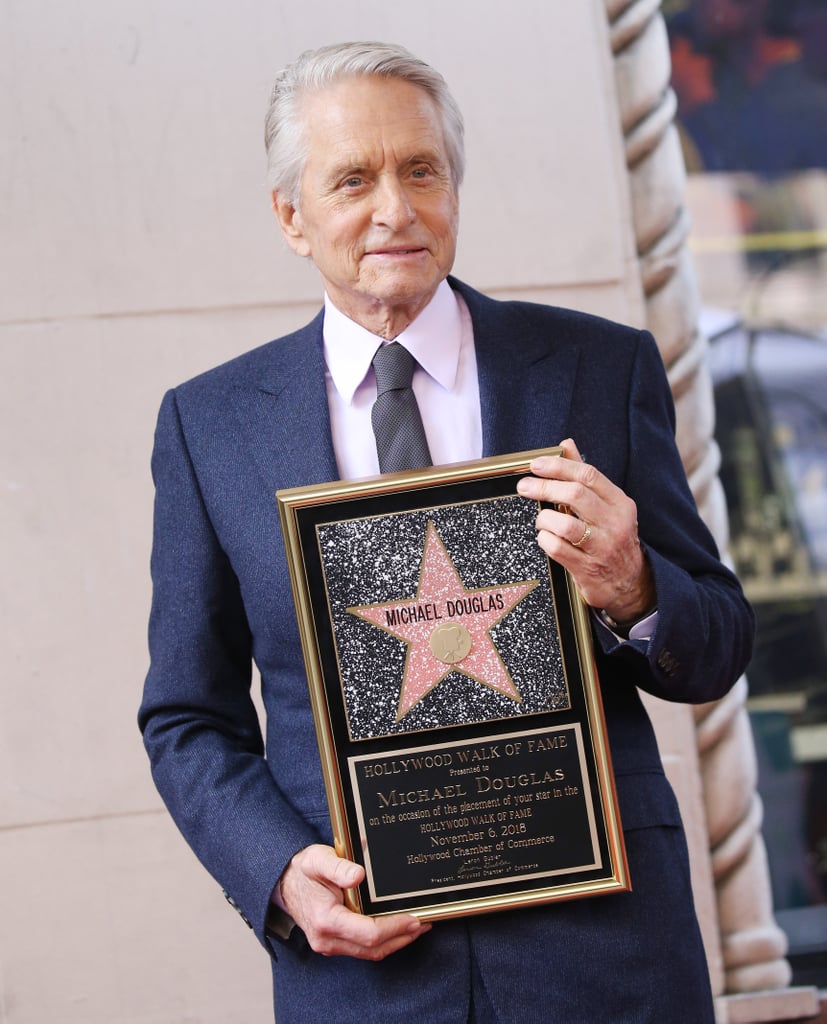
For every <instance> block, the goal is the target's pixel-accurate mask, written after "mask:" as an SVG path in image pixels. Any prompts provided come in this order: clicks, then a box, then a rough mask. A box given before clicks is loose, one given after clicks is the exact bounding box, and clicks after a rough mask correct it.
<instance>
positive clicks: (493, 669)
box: [348, 522, 539, 721]
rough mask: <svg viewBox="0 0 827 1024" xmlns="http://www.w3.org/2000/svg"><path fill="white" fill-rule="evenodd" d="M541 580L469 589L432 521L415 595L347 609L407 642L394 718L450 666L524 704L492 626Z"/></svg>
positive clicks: (422, 695)
mask: <svg viewBox="0 0 827 1024" xmlns="http://www.w3.org/2000/svg"><path fill="white" fill-rule="evenodd" d="M538 582H539V581H538V580H529V581H527V582H522V583H506V584H503V585H502V586H496V587H480V588H479V589H477V590H466V589H465V587H464V586H463V583H462V580H461V579H460V577H459V573H458V572H457V570H456V568H455V567H454V563H453V562H452V561H451V557H450V555H449V554H448V552H447V551H446V549H445V545H444V544H443V543H442V539H441V538H440V536H439V534H438V533H437V531H436V527H435V526H434V524H433V523H430V522H429V523H428V529H427V533H426V536H425V550H424V552H423V556H422V567H421V569H420V574H419V585H418V587H417V593H416V597H414V598H410V599H403V600H398V601H386V602H384V603H382V604H371V605H361V606H357V607H354V608H348V611H349V612H352V613H353V614H354V615H358V616H360V617H361V618H363V619H365V620H366V621H367V622H370V623H372V624H373V625H374V626H378V627H379V628H380V629H384V630H385V631H386V632H388V633H391V634H392V635H393V636H395V637H398V638H399V639H400V640H404V641H405V642H406V643H407V644H408V652H407V655H406V658H405V671H404V673H403V676H402V688H401V691H400V695H399V706H398V709H397V715H396V720H397V721H400V720H401V719H402V718H404V716H405V715H406V714H407V713H408V712H409V711H410V710H411V708H413V707H414V706H415V705H416V704H418V703H419V701H421V700H422V698H423V697H425V696H426V695H427V694H428V693H430V691H431V690H432V689H433V688H434V687H435V686H436V685H437V684H438V683H439V682H440V681H441V680H442V679H444V678H445V676H446V675H448V673H449V672H452V671H458V672H462V673H463V675H466V676H468V677H469V678H470V679H473V680H475V681H476V682H478V683H481V684H482V685H483V686H488V687H490V688H491V689H493V690H497V691H498V692H499V693H502V694H503V695H504V696H506V697H508V698H509V699H510V700H513V701H515V702H516V703H520V701H521V697H520V693H519V691H518V690H517V687H516V686H515V685H514V681H513V679H512V678H511V676H510V675H509V673H508V669H507V668H506V667H505V665H504V664H503V661H502V658H501V657H500V654H499V652H498V650H497V648H496V646H495V644H494V641H493V640H492V638H491V633H490V630H491V629H492V627H493V626H495V625H496V624H497V623H498V622H499V621H500V620H501V619H502V618H504V617H505V616H506V615H507V614H508V613H509V612H510V611H511V610H512V608H514V607H515V605H517V604H519V602H520V601H522V599H523V598H524V597H525V596H526V594H528V593H530V591H532V590H533V589H534V587H536V586H537V583H538ZM435 651H436V652H437V653H435Z"/></svg>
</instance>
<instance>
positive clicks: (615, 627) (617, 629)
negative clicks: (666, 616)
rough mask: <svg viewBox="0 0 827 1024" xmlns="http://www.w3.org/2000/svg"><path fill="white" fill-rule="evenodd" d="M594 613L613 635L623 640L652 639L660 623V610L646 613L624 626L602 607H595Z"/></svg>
mask: <svg viewBox="0 0 827 1024" xmlns="http://www.w3.org/2000/svg"><path fill="white" fill-rule="evenodd" d="M593 611H594V614H595V615H596V617H597V620H598V622H600V623H601V624H602V625H603V626H605V627H606V629H608V630H609V632H610V633H611V634H612V636H615V637H617V639H618V640H620V641H621V642H623V641H625V640H651V639H652V634H653V633H654V632H655V626H656V625H657V623H658V610H657V608H655V609H654V611H651V612H649V614H648V615H644V617H643V618H642V619H638V620H637V622H634V623H632V624H631V625H628V624H624V625H623V626H622V627H621V625H620V623H619V622H615V620H614V619H613V618H612V617H611V615H607V614H606V612H605V611H603V609H602V608H595V609H593Z"/></svg>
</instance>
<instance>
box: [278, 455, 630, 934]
mask: <svg viewBox="0 0 827 1024" xmlns="http://www.w3.org/2000/svg"><path fill="white" fill-rule="evenodd" d="M540 455H555V456H560V457H564V456H563V450H562V448H559V447H553V448H543V449H536V450H533V451H525V452H518V453H515V454H512V455H501V456H495V457H493V458H489V459H480V460H476V461H474V462H465V463H454V464H451V465H449V466H439V467H428V468H425V469H417V470H408V471H406V472H404V473H394V474H386V475H384V476H378V477H370V478H367V479H363V480H356V481H334V482H332V483H325V484H311V485H309V486H303V487H293V488H287V489H283V490H279V491H277V492H276V501H277V504H278V510H279V518H280V521H281V527H282V532H283V535H284V540H285V549H286V555H287V565H288V571H289V574H290V583H291V587H292V591H293V599H294V603H295V607H296V615H297V620H298V626H299V635H300V639H301V645H302V652H303V655H304V661H305V668H306V671H307V679H308V690H309V697H310V704H311V708H312V712H313V720H314V724H315V728H316V736H317V741H318V746H319V754H320V758H321V766H322V774H323V777H324V783H325V789H326V793H327V801H328V808H329V813H330V819H331V826H332V830H333V835H334V847H335V849H336V852H337V854H338V855H339V856H341V857H346V858H347V859H349V860H353V861H355V862H357V863H361V864H362V865H363V866H365V867H366V870H368V866H369V865H366V864H365V861H366V858H365V856H364V854H363V851H362V849H361V842H360V840H359V837H358V836H353V835H352V834H351V829H350V826H349V823H348V819H347V809H346V808H347V803H348V797H347V795H346V793H345V788H346V787H347V788H348V789H351V786H350V780H349V779H347V780H345V779H344V778H343V773H342V772H340V769H339V758H338V756H337V740H336V737H335V736H334V730H333V726H332V723H331V716H330V708H329V705H328V688H327V687H326V681H325V676H324V669H323V662H322V656H321V652H320V648H319V641H318V635H317V628H316V616H317V615H319V614H320V612H322V611H323V612H324V614H327V612H328V605H327V598H326V596H324V595H320V597H319V600H314V595H313V594H312V593H311V588H310V584H309V580H308V574H307V562H306V553H305V550H304V545H303V543H302V539H301V529H300V518H301V515H302V512H303V510H307V509H316V508H318V507H319V506H323V507H324V508H323V510H324V515H325V518H326V521H327V522H330V521H336V519H337V506H340V505H342V504H343V503H345V502H350V501H352V500H354V499H360V498H372V497H376V498H381V497H382V496H383V495H399V494H402V495H407V496H408V497H407V498H406V508H407V509H408V510H410V511H416V510H418V509H420V508H426V507H428V506H429V505H431V504H432V495H431V494H430V493H429V492H430V491H431V489H433V488H434V487H437V486H443V485H459V486H461V485H463V484H467V483H472V482H473V483H479V482H480V481H485V480H491V481H495V480H497V479H498V478H502V477H504V476H516V475H520V476H522V475H527V474H529V473H530V462H531V460H532V459H534V458H536V457H538V456H540ZM468 500H473V499H468ZM457 504H462V502H457ZM339 518H341V519H347V518H351V517H350V516H347V515H344V514H343V515H341V516H340V517H339ZM565 576H566V582H567V588H568V594H569V605H570V609H571V614H572V625H573V629H574V634H575V637H576V647H577V651H576V655H577V662H578V665H579V669H580V675H581V678H582V682H583V694H584V698H585V704H586V709H587V715H588V719H589V720H588V722H585V723H582V724H583V726H584V731H585V733H586V735H587V736H590V737H591V740H592V744H591V746H592V751H593V755H594V769H595V775H596V779H597V789H598V793H597V794H592V800H593V805H592V807H590V808H589V814H590V816H592V817H593V816H594V805H595V803H598V804H599V806H600V809H601V811H602V818H603V822H604V825H605V829H604V836H605V842H606V847H607V850H608V856H609V861H610V863H609V865H607V867H606V871H605V874H604V875H603V876H602V877H600V878H597V879H589V880H587V881H580V882H574V883H570V882H563V883H554V884H550V885H540V886H537V887H529V888H526V889H525V890H521V891H518V892H503V893H500V894H495V895H486V896H473V895H471V896H463V897H458V898H451V897H450V896H448V895H445V894H443V896H442V898H440V899H439V900H437V901H434V900H431V901H428V900H426V901H425V903H424V905H422V906H417V907H411V908H406V909H405V913H411V914H414V915H416V916H417V917H419V918H421V919H423V920H440V919H445V918H452V917H463V916H468V915H472V914H479V913H487V912H490V911H496V910H506V909H514V908H519V907H527V906H533V905H537V904H542V903H551V902H555V901H559V900H567V899H575V898H579V897H583V896H597V895H600V894H603V893H611V892H619V891H626V890H629V889H631V881H630V877H629V868H628V862H627V859H626V849H625V845H624V841H623V831H622V826H621V821H620V812H619V809H618V802H617V792H616V789H615V784H614V775H613V772H612V765H611V756H610V752H609V744H608V738H607V735H606V723H605V718H604V713H603V704H602V700H601V697H600V687H599V682H598V678H597V671H596V667H595V663H594V653H593V647H592V638H591V629H590V624H589V613H588V610H587V608H586V606H585V603H584V602H583V600H582V598H581V597H580V595H579V593H578V591H577V588H576V586H575V584H574V581H573V580H572V578H571V576H570V575H569V573H568V572H566V573H565ZM555 612H556V614H557V615H558V616H559V614H560V613H561V609H559V608H555ZM560 639H561V643H562V641H563V637H562V635H561V638H560ZM568 654H569V656H570V655H571V652H570V651H569V652H568ZM331 691H332V692H335V693H337V694H340V693H341V691H340V689H339V686H338V681H337V684H336V686H335V687H331ZM509 721H514V719H512V720H509ZM527 721H528V723H530V724H529V725H528V727H527V728H526V729H524V730H517V731H519V732H522V733H525V734H528V733H531V732H533V731H535V730H534V728H533V727H532V726H533V725H535V716H532V715H529V716H527ZM494 724H495V723H493V722H492V723H491V725H492V726H493V725H494ZM500 724H502V722H501V723H500ZM512 732H514V730H512ZM409 735H411V736H415V735H417V734H416V733H411V734H409ZM354 806H355V802H354ZM361 815H362V809H361V808H358V809H357V810H356V816H357V817H361ZM575 870H577V869H575ZM546 877H547V876H546ZM365 884H367V885H369V884H370V880H368V881H367V883H363V885H365ZM457 891H458V890H454V892H457ZM345 898H346V901H347V904H348V906H349V907H350V908H351V909H352V910H354V911H356V912H357V913H364V912H365V908H364V906H363V900H362V895H361V893H360V890H359V889H358V888H355V889H349V890H347V891H346V893H345ZM393 912H396V911H382V910H381V909H378V908H376V907H374V908H373V909H372V910H371V913H373V914H374V915H377V916H378V915H381V914H382V913H393Z"/></svg>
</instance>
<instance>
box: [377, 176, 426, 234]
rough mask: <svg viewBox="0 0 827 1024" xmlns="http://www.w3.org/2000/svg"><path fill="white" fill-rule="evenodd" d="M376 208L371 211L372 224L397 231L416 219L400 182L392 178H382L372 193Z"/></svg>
mask: <svg viewBox="0 0 827 1024" xmlns="http://www.w3.org/2000/svg"><path fill="white" fill-rule="evenodd" d="M374 195H375V197H376V206H375V207H374V211H373V222H374V224H382V225H384V226H386V227H389V228H393V230H394V231H399V230H400V228H404V227H407V226H408V225H409V224H411V223H413V221H414V220H415V219H416V213H415V211H414V208H413V205H412V204H411V201H410V198H409V197H408V194H407V192H406V191H405V186H404V185H403V184H402V182H401V181H400V180H399V179H398V178H396V177H392V176H388V177H383V178H381V179H380V180H379V182H378V183H377V187H376V190H375V192H374Z"/></svg>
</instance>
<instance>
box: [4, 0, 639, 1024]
mask: <svg viewBox="0 0 827 1024" xmlns="http://www.w3.org/2000/svg"><path fill="white" fill-rule="evenodd" d="M358 37H369V38H386V39H393V40H396V41H400V42H403V43H405V44H406V45H408V46H409V47H410V48H411V49H413V50H414V51H415V52H417V53H419V54H420V55H421V56H423V57H425V58H426V59H427V60H429V61H431V62H432V63H433V64H435V65H436V66H437V67H439V68H440V69H441V70H442V71H443V72H444V74H445V75H446V77H447V78H448V80H449V82H450V84H451V85H452V87H453V89H454V91H455V93H456V95H457V97H458V99H459V101H460V103H461V105H462V107H463V109H464V111H465V114H466V120H467V134H468V156H469V174H468V179H467V183H466V186H465V188H464V190H463V196H462V228H461V246H460V253H459V258H458V261H457V265H456V272H457V273H458V274H459V275H460V276H462V277H464V278H465V279H466V280H468V281H469V282H471V283H473V284H475V285H477V286H478V287H481V288H483V289H485V290H488V291H490V292H492V293H497V294H503V295H504V294H511V295H516V294H520V295H523V296H526V297H529V298H538V299H541V300H545V299H549V300H553V301H559V302H563V303H567V304H571V305H575V306H577V307H579V308H585V309H591V310H595V311H598V312H602V313H605V314H608V315H612V316H615V317H617V318H620V319H625V320H627V321H632V322H638V323H640V322H641V321H642V317H643V312H642V310H643V306H642V300H641V295H640V287H639V282H638V277H637V273H638V271H637V265H636V263H635V258H634V251H633V242H632V241H631V239H632V234H631V231H630V229H629V209H628V192H627V186H626V181H625V176H624V172H623V166H624V164H623V152H622V146H621V140H620V137H619V120H618V116H617V112H616V110H615V108H614V100H613V83H612V79H611V67H610V60H609V56H608V50H607V46H606V26H605V13H604V8H603V4H602V2H601V0H562V2H559V3H554V4H549V3H548V2H547V0H521V2H520V3H519V4H517V5H513V4H512V5H505V4H502V3H500V2H495V0H453V2H452V3H450V4H447V3H444V2H443V0H420V3H418V4H416V5H414V6H410V7H404V6H403V5H396V4H389V3H386V2H381V0H352V2H351V3H349V4H346V5H341V4H334V3H331V2H329V0H319V2H317V3H314V4H310V5H308V4H294V5H286V4H273V3H270V4H263V3H253V2H252V0H236V2H235V3H233V4H232V5H225V4H204V3H203V2H201V3H195V2H194V0H172V2H167V3H161V2H155V0H149V2H148V0H140V2H139V0H116V2H112V0H79V2H76V3H66V2H65V0H26V2H25V3H24V2H23V0H0V83H2V84H1V85H0V125H2V127H3V130H2V132H0V466H1V467H2V490H0V522H2V530H0V545H1V546H2V548H1V550H2V562H1V563H0V564H1V565H2V585H1V586H0V602H2V603H0V631H2V636H1V637H0V639H2V656H1V657H2V661H1V662H0V664H2V686H0V877H2V879H3V898H2V908H3V909H2V915H0V1022H2V1024H42V1022H44V1021H49V1022H50V1024H64V1022H65V1024H70V1022H71V1024H81V1022H82V1024H127V1022H128V1024H138V1022H140V1024H173V1022H184V1021H198V1022H200V1024H231V1022H234V1021H238V1022H245V1024H248V1022H251V1021H256V1020H267V1019H268V1013H269V998H270V997H269V972H268V966H267V961H266V958H265V957H264V956H263V954H262V953H260V951H259V949H258V947H257V945H256V943H255V942H254V940H253V939H252V937H251V936H248V934H247V932H246V929H245V928H244V926H243V925H242V924H241V922H240V921H239V919H238V918H237V917H236V915H234V914H233V913H232V912H231V911H229V910H228V909H227V908H226V904H225V903H224V900H223V899H222V897H221V895H220V892H219V891H218V889H217V887H216V886H215V884H214V883H213V882H212V881H211V880H210V879H209V878H208V877H207V876H206V874H205V873H204V872H203V871H202V870H201V869H200V868H199V867H198V866H197V864H196V862H195V860H194V858H193V856H192V854H191V853H190V852H189V851H188V849H187V848H186V846H185V845H184V843H183V841H182V840H181V839H180V838H179V836H178V835H177V833H176V832H175V830H174V828H173V826H172V825H171V823H170V822H169V820H168V818H167V816H166V813H165V812H164V811H163V809H162V808H161V806H160V802H159V800H158V798H157V796H156V794H155V792H154V789H153V788H152V785H151V782H150V780H149V776H148V770H147V765H146V762H145V758H144V754H143V750H142V748H141V745H140V739H139V736H138V733H137V729H136V727H135V711H136V708H137V704H138V701H139V697H140V688H141V684H142V678H143V674H144V672H145V669H146V663H147V655H146V645H145V622H146V615H147V610H148V604H149V577H148V557H149V538H150V522H151V501H152V488H151V481H150V478H149V455H150V450H151V442H152V430H153V426H154V418H155V414H156V410H157V407H158V404H159V402H160V399H161V396H162V394H163V391H164V390H165V388H166V387H168V386H170V385H172V384H174V383H177V382H178V381H180V380H182V379H184V378H186V377H188V376H191V375H192V374H194V373H196V372H198V371H200V370H202V369H204V368H206V367H208V366H210V365H212V364H214V363H216V362H218V361H221V360H223V359H225V358H228V357H230V356H232V355H234V354H236V353H238V352H241V351H243V350H245V349H247V348H251V347H253V346H254V345H257V344H259V343H261V342H263V341H266V340H268V339H269V338H271V337H274V336H276V335H278V334H280V333H283V332H284V331H285V330H286V329H288V328H291V327H293V326H296V325H298V324H300V323H302V322H304V321H305V320H307V319H308V318H309V316H310V315H311V314H312V313H313V312H314V311H315V309H316V307H317V303H318V301H319V296H320V291H319V286H318V282H317V279H316V277H315V275H314V273H313V272H312V270H310V269H309V268H308V267H306V266H305V265H303V264H302V263H301V262H299V261H298V260H297V259H296V258H295V257H293V256H292V255H290V254H288V253H287V251H286V250H285V249H284V247H283V246H282V244H281V241H280V239H279V237H278V235H277V231H276V227H275V224H274V222H273V221H272V218H271V215H270V213H269V207H268V199H267V196H266V192H265V188H264V163H263V154H262V148H261V123H262V116H263V111H264V105H265V100H266V94H267V90H268V86H269V82H270V79H271V77H272V74H273V72H274V70H275V69H276V68H277V67H279V66H280V65H281V64H282V63H284V62H285V61H287V60H289V59H290V58H291V57H293V56H294V55H295V54H296V53H298V52H299V51H300V50H302V49H304V48H305V47H308V46H315V45H319V44H321V43H324V42H330V41H334V40H337V39H342V38H358Z"/></svg>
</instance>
